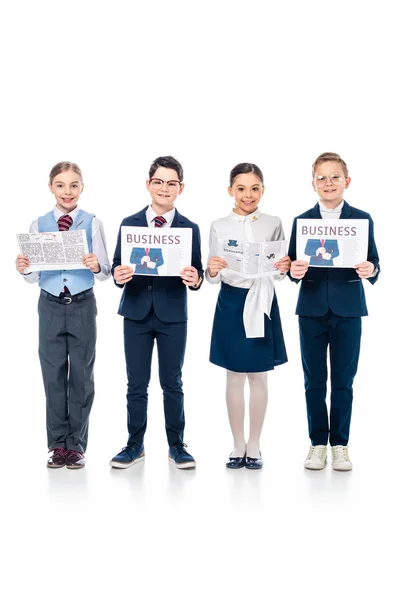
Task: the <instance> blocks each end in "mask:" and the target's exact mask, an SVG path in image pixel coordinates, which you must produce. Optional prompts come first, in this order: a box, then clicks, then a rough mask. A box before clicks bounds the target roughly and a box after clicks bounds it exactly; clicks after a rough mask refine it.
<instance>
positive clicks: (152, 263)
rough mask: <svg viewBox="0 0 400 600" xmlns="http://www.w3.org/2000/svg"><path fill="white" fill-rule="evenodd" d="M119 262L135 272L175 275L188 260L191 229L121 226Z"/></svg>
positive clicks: (190, 259) (190, 256)
mask: <svg viewBox="0 0 400 600" xmlns="http://www.w3.org/2000/svg"><path fill="white" fill-rule="evenodd" d="M121 264H122V265H129V266H130V267H132V268H133V271H134V273H136V274H137V275H153V276H157V275H162V276H163V277H177V276H179V275H180V272H181V271H182V269H184V268H185V267H190V266H191V264H192V230H191V229H189V228H184V227H170V228H168V229H165V228H157V227H125V226H123V227H121Z"/></svg>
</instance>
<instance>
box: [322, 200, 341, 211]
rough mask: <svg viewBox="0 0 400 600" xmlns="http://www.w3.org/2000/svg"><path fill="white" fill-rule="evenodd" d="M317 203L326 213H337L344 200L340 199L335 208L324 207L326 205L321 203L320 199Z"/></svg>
mask: <svg viewBox="0 0 400 600" xmlns="http://www.w3.org/2000/svg"><path fill="white" fill-rule="evenodd" d="M318 204H319V207H320V209H321V211H323V212H326V213H337V212H342V208H343V205H344V200H342V201H341V203H340V204H338V206H337V207H336V208H326V206H325V205H324V204H322V202H321V200H318Z"/></svg>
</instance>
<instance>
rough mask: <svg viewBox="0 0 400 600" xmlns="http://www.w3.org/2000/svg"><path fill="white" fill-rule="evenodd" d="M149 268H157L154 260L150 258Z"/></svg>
mask: <svg viewBox="0 0 400 600" xmlns="http://www.w3.org/2000/svg"><path fill="white" fill-rule="evenodd" d="M147 268H148V269H155V268H156V263H155V262H153V261H152V260H149V262H148V263H147Z"/></svg>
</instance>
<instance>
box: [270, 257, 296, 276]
mask: <svg viewBox="0 0 400 600" xmlns="http://www.w3.org/2000/svg"><path fill="white" fill-rule="evenodd" d="M291 263H292V261H291V260H290V258H289V257H288V256H284V257H283V258H281V260H278V262H277V263H275V265H274V267H275V268H276V269H278V270H279V271H280V272H281V273H287V272H288V271H289V269H290V265H291Z"/></svg>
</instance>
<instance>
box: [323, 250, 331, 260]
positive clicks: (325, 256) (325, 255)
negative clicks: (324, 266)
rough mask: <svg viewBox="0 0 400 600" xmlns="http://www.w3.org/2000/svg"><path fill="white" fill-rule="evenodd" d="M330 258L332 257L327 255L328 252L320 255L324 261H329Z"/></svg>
mask: <svg viewBox="0 0 400 600" xmlns="http://www.w3.org/2000/svg"><path fill="white" fill-rule="evenodd" d="M331 256H332V254H329V252H324V254H323V255H322V258H323V259H324V260H331Z"/></svg>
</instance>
